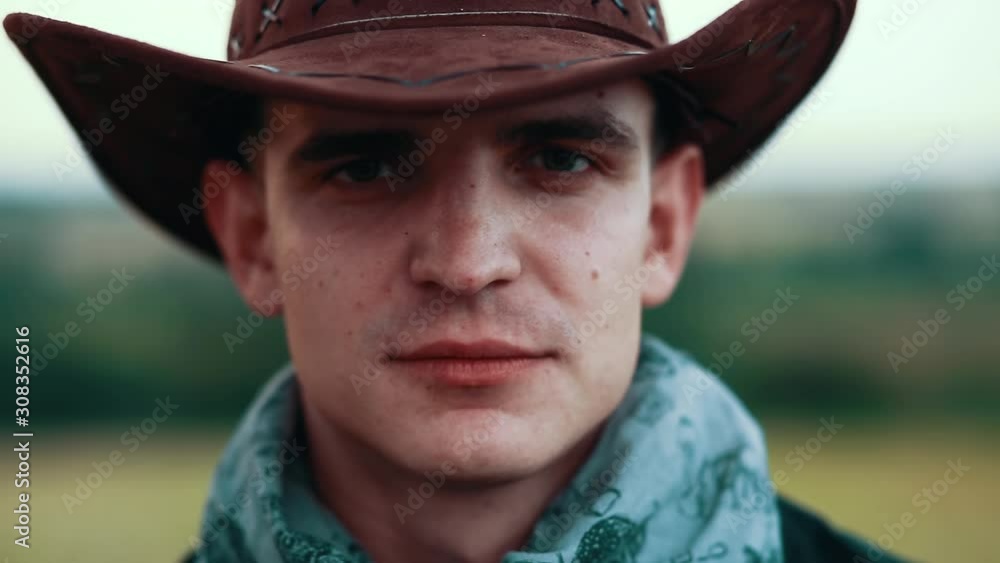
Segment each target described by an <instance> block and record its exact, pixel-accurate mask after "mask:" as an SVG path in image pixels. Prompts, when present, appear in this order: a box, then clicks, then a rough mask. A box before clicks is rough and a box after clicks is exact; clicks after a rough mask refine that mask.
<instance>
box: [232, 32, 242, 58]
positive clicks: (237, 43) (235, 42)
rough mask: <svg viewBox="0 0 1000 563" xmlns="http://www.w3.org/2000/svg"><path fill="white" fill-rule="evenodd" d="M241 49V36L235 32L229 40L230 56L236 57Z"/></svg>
mask: <svg viewBox="0 0 1000 563" xmlns="http://www.w3.org/2000/svg"><path fill="white" fill-rule="evenodd" d="M242 50H243V38H241V37H240V36H239V34H236V35H234V36H233V38H232V39H230V40H229V53H230V56H231V57H232V58H234V59H235V58H238V57H239V56H240V51H242Z"/></svg>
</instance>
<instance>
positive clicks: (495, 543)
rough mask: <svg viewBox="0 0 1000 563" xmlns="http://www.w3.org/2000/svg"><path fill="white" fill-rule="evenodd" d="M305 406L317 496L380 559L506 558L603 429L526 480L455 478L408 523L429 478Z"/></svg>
mask: <svg viewBox="0 0 1000 563" xmlns="http://www.w3.org/2000/svg"><path fill="white" fill-rule="evenodd" d="M305 411H306V412H305V421H306V430H307V435H308V444H309V450H310V455H309V459H310V464H311V468H312V473H313V475H314V482H315V486H316V489H317V491H316V492H317V495H318V497H319V499H320V501H321V502H322V503H323V504H324V505H325V506H326V507H327V508H328V509H330V510H331V511H332V512H333V513H334V514H336V516H337V518H338V519H339V520H340V522H341V523H342V524H343V525H344V527H345V528H346V529H347V531H348V532H349V533H350V534H351V535H352V536H353V537H354V539H356V540H357V541H358V543H360V544H361V546H362V547H363V548H364V549H365V551H366V552H367V553H368V555H369V556H370V557H371V559H372V560H373V561H375V562H376V563H410V562H413V561H428V562H434V563H498V562H499V561H500V560H501V559H502V558H503V556H504V555H505V554H506V553H507V552H510V551H516V550H519V549H521V547H522V546H523V545H524V544H525V542H526V541H527V540H528V539H529V538H530V536H531V532H532V530H533V528H534V526H535V523H536V522H537V520H538V519H539V518H540V517H541V515H542V513H543V512H544V510H545V508H546V507H547V506H548V505H549V503H550V502H551V501H552V500H553V499H554V498H555V497H556V495H558V493H559V492H560V491H562V489H563V488H564V487H565V486H566V485H567V484H568V483H569V481H570V480H571V479H572V478H573V476H574V475H575V474H576V472H577V470H578V469H579V468H580V466H581V465H582V464H583V462H584V461H585V460H586V459H587V457H588V456H589V455H590V453H591V451H592V449H593V446H594V444H595V442H596V440H597V438H598V437H599V436H600V431H601V427H599V428H598V429H596V430H595V431H593V432H591V434H590V435H588V436H587V437H586V439H584V440H582V441H581V442H580V443H579V444H577V445H576V446H574V447H573V448H572V449H571V450H570V451H569V452H568V453H567V454H566V455H563V456H562V457H561V458H559V459H558V460H557V461H555V462H554V463H552V464H550V465H549V466H548V467H546V468H545V469H544V470H542V471H539V472H536V473H534V474H532V475H530V476H529V477H525V478H523V479H518V480H513V481H507V482H503V483H473V482H469V481H459V480H457V479H456V478H452V479H450V480H449V481H448V482H446V483H444V485H443V486H442V487H441V488H439V489H438V488H436V489H435V492H434V493H433V496H431V497H429V498H427V499H425V500H424V501H423V504H422V505H420V506H419V508H417V509H416V510H414V511H413V513H412V514H409V513H407V514H405V515H404V518H403V520H402V521H401V518H400V515H399V513H397V508H396V507H397V504H399V505H402V506H405V507H406V508H407V509H410V506H409V505H408V504H407V503H408V497H409V495H410V489H411V488H412V489H413V490H414V491H416V490H418V489H419V487H420V485H421V483H426V481H427V478H426V477H425V476H424V475H421V474H419V473H413V472H410V471H406V470H404V469H403V468H400V467H398V466H396V465H395V464H392V463H391V462H389V461H388V460H387V459H386V458H384V457H381V456H379V455H378V454H377V453H375V452H372V451H371V449H370V448H368V447H366V446H365V445H364V444H362V443H360V442H359V441H358V440H356V439H354V438H353V437H351V436H347V435H345V434H344V433H342V432H340V431H339V430H338V429H336V428H334V427H333V425H331V424H330V423H329V422H328V421H326V420H324V419H322V418H321V417H320V416H319V415H317V414H316V413H314V412H310V409H308V407H307V408H306V409H305ZM418 494H419V493H418ZM421 498H422V497H421Z"/></svg>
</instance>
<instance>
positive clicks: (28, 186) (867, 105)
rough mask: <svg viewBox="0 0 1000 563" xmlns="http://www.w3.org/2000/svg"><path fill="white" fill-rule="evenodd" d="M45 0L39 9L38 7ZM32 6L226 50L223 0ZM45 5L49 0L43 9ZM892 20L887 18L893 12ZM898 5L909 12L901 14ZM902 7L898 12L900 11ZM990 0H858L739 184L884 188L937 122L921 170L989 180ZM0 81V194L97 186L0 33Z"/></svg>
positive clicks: (998, 148)
mask: <svg viewBox="0 0 1000 563" xmlns="http://www.w3.org/2000/svg"><path fill="white" fill-rule="evenodd" d="M663 2H664V7H665V14H666V18H667V27H668V30H669V31H670V34H671V37H672V39H673V40H677V39H680V38H683V37H685V36H687V35H689V34H691V33H693V32H694V31H697V30H698V29H699V28H700V27H701V26H703V25H706V24H707V23H709V22H710V21H711V20H712V19H713V18H715V17H717V16H718V15H720V14H721V13H722V11H723V10H725V9H726V8H728V7H730V6H732V5H734V4H735V2H734V1H733V0H663ZM46 6H49V7H46ZM3 7H4V14H6V13H9V12H18V11H24V12H32V13H36V14H42V15H49V16H51V17H53V18H55V19H62V20H67V21H71V22H74V23H80V24H84V25H88V26H91V27H96V28H99V29H103V30H106V31H110V32H113V33H117V34H121V35H126V36H129V37H133V38H136V39H140V40H142V41H146V42H149V43H153V44H156V45H160V46H163V47H167V48H171V49H175V50H178V51H183V52H186V53H188V54H192V55H199V56H204V57H212V58H224V44H225V39H226V37H225V35H226V32H227V30H228V25H229V21H228V20H229V14H230V13H231V10H232V0H170V1H169V2H167V1H155V0H153V1H150V0H145V1H142V2H137V1H135V0H5V1H4V2H3ZM51 7H57V9H55V10H52V8H51ZM896 11H898V13H897V15H896V20H895V21H896V22H902V25H900V26H899V27H898V28H897V29H893V28H890V27H888V25H890V24H891V23H892V18H893V14H894V12H896ZM907 11H908V12H910V13H909V14H908V15H907V14H906V12H907ZM901 16H902V17H903V18H904V19H905V21H904V19H901ZM997 21H1000V3H998V2H983V1H981V0H860V2H859V7H858V12H857V14H856V18H855V23H854V26H853V28H852V30H851V32H850V34H849V35H848V39H847V43H846V44H845V47H844V49H843V50H842V51H841V54H840V55H839V56H838V59H837V60H836V62H835V63H834V66H833V68H832V69H831V71H830V73H829V74H828V75H827V77H826V78H825V79H824V80H823V81H822V82H821V83H820V85H819V86H818V87H817V89H816V90H815V91H814V95H816V98H815V105H814V108H815V110H814V111H813V112H812V115H811V117H810V118H809V119H808V120H803V121H801V122H798V126H797V127H794V128H792V127H788V126H786V129H785V130H784V131H782V132H779V133H778V134H777V135H776V136H775V137H774V138H773V139H772V141H771V145H770V147H769V149H768V150H767V151H766V153H762V156H761V157H759V160H758V164H759V166H758V167H757V169H756V170H755V171H754V173H753V174H750V175H747V176H746V177H745V179H744V180H742V181H740V188H741V189H745V190H747V191H750V190H761V189H772V188H774V187H778V188H780V187H788V186H789V185H791V184H795V185H797V186H802V185H803V184H806V185H808V186H811V187H816V186H818V187H830V186H837V185H863V186H865V187H868V186H870V187H872V188H874V187H878V186H879V185H882V184H886V185H888V183H889V181H891V180H892V179H893V178H896V177H900V176H902V172H901V170H902V169H903V166H904V163H905V162H906V161H907V159H908V158H910V157H912V156H913V155H916V154H919V153H920V152H922V151H924V150H925V149H927V148H928V147H931V146H933V143H934V141H935V138H936V137H937V135H938V132H939V131H940V130H948V129H950V130H951V131H952V132H953V134H954V135H957V139H956V140H955V141H954V143H953V144H952V145H951V146H950V147H949V150H948V152H947V154H945V155H943V156H942V158H941V160H940V161H939V162H938V163H936V164H935V165H934V166H933V167H931V168H930V169H929V170H928V171H927V172H926V174H924V175H923V176H922V178H921V181H922V182H927V183H928V184H935V185H940V186H944V187H951V186H965V185H977V184H978V185H982V184H988V183H992V185H994V186H997V185H998V184H1000V109H998V107H997V104H998V99H1000V72H998V71H1000V43H998V42H997V40H996V38H995V35H996V33H997V32H996V30H995V25H996V22H997ZM0 69H2V70H3V73H4V78H5V79H4V87H3V88H2V90H0V96H2V101H3V105H2V107H3V108H5V109H6V110H7V112H8V115H7V116H6V117H5V123H6V124H7V128H6V129H5V130H4V133H3V135H2V137H0V196H3V195H10V194H12V193H17V194H19V195H22V194H24V193H26V191H30V192H31V193H39V190H40V189H41V190H42V191H43V193H45V194H48V195H58V196H65V195H80V196H83V197H92V196H95V195H96V196H98V197H107V196H106V194H105V193H104V191H103V189H102V187H101V186H100V182H99V180H98V178H97V175H96V173H95V172H94V169H93V168H92V167H91V166H90V164H89V163H88V164H87V165H86V166H81V167H79V168H77V169H76V170H74V171H73V172H72V173H71V174H69V175H67V176H66V177H65V178H64V180H63V182H59V181H57V180H56V176H55V174H54V173H53V171H52V163H53V161H56V160H61V159H63V158H64V157H65V155H66V152H67V149H68V147H78V146H79V143H78V142H77V141H76V139H75V138H74V137H73V135H72V132H71V131H70V128H69V126H68V125H67V124H66V123H64V121H63V118H62V115H61V114H60V113H59V112H58V110H57V108H56V106H55V104H54V102H53V101H52V100H51V97H50V95H49V94H48V92H47V91H46V90H45V88H44V87H43V86H42V84H41V82H40V81H39V80H38V79H37V77H35V75H34V74H33V72H32V71H31V70H30V68H29V66H28V64H27V63H26V62H25V61H24V60H23V58H22V57H21V56H20V54H19V53H18V51H17V50H16V48H15V46H14V44H13V43H12V42H10V41H8V40H6V37H4V41H3V45H2V46H0Z"/></svg>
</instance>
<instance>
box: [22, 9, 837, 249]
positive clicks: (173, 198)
mask: <svg viewBox="0 0 1000 563" xmlns="http://www.w3.org/2000/svg"><path fill="white" fill-rule="evenodd" d="M659 6H660V4H659V1H658V0H497V1H495V2H486V1H475V2H469V1H467V0H252V1H251V0H238V1H237V3H236V7H235V10H234V12H233V20H232V26H231V33H230V42H229V51H228V60H227V61H216V60H209V59H203V58H198V57H192V56H187V55H183V54H180V53H176V52H173V51H169V50H166V49H162V48H159V47H155V46H152V45H149V44H146V43H141V42H138V41H134V40H131V39H126V38H124V37H120V36H116V35H111V34H108V33H104V32H101V31H98V30H94V29H91V28H87V27H82V26H78V25H73V24H69V23H65V22H59V21H53V20H49V19H46V18H42V17H39V16H34V15H30V14H12V15H9V16H7V18H5V19H4V28H5V29H6V30H7V33H8V35H9V36H10V37H11V38H12V39H13V40H14V41H15V42H16V43H17V44H18V46H19V48H20V50H21V52H22V53H23V54H24V56H25V58H27V60H28V61H29V62H30V63H31V65H32V66H33V67H34V69H35V71H36V72H37V73H38V75H39V76H40V77H41V79H42V81H43V82H44V83H45V84H46V86H47V87H48V88H49V89H50V90H51V92H52V93H53V95H54V96H55V98H56V100H57V101H58V103H59V105H60V107H61V108H62V110H63V112H64V113H65V114H66V116H67V118H68V119H69V121H70V122H71V124H72V126H73V129H74V130H75V131H76V132H77V134H78V135H79V137H80V139H81V141H82V142H83V143H84V146H85V147H86V149H87V150H88V152H89V153H90V154H91V156H92V158H93V159H94V161H95V162H96V164H97V166H98V168H99V169H100V170H101V172H102V173H103V174H104V175H105V176H106V177H107V178H108V180H109V181H110V183H111V184H112V185H113V186H115V188H116V189H117V191H118V192H119V193H120V194H121V195H123V196H124V198H125V199H126V200H127V201H128V202H130V203H131V204H132V205H134V206H135V207H137V208H138V209H139V210H140V211H142V212H143V213H144V214H146V215H147V216H148V217H149V218H151V219H152V220H153V221H155V222H156V223H158V224H159V225H160V226H161V227H163V228H165V229H166V230H167V231H168V232H170V233H172V234H174V235H175V236H177V237H179V238H180V239H182V240H184V241H186V242H187V243H189V244H190V245H192V246H193V247H195V248H197V249H199V250H201V251H203V252H205V253H207V254H208V255H209V256H212V257H214V258H216V259H217V258H218V257H219V254H218V249H217V248H216V246H215V242H214V241H213V239H212V236H211V234H210V233H209V231H208V229H207V228H206V226H205V224H204V221H203V220H201V218H200V216H199V213H198V211H200V209H201V208H202V207H203V206H204V201H205V200H204V198H205V197H211V196H212V195H213V191H212V190H213V189H214V190H217V189H219V188H218V187H217V186H212V185H209V184H206V186H205V188H204V193H202V188H201V174H202V166H203V164H204V162H205V160H206V159H207V158H210V157H218V156H224V155H235V153H236V151H235V148H236V146H237V145H240V146H241V147H242V148H243V149H246V148H247V147H248V145H245V144H243V145H241V143H240V140H239V139H240V138H241V137H239V136H237V135H244V137H243V138H245V139H247V140H249V141H252V142H253V141H265V142H266V141H267V139H266V134H267V131H266V130H262V131H261V136H260V139H256V138H255V137H254V136H252V135H251V136H250V137H249V138H247V137H245V133H246V131H245V129H246V127H247V125H248V123H249V122H248V121H247V119H248V118H247V114H246V113H245V112H244V111H243V110H241V109H239V108H245V107H247V105H248V104H244V103H242V102H243V101H246V100H252V99H255V98H256V97H261V96H265V97H266V96H276V97H283V98H290V99H295V100H299V101H303V102H315V103H322V104H331V105H334V106H337V107H342V108H350V109H357V110H368V111H377V112H387V113H416V112H420V113H423V112H442V111H446V110H447V108H451V107H453V106H454V105H455V104H456V103H458V104H465V106H466V108H467V109H472V107H475V108H480V107H481V108H499V107H503V106H508V105H511V104H519V103H525V102H531V101H536V100H541V99H543V98H546V97H551V96H559V95H565V94H569V93H572V92H576V91H579V90H582V89H586V88H592V87H598V86H600V85H603V84H608V83H613V82H616V81H620V80H624V79H629V78H635V77H642V78H645V79H647V80H648V81H649V82H650V83H651V84H653V85H654V92H656V93H657V94H656V95H657V96H658V97H661V98H660V99H661V102H662V104H661V106H663V105H665V106H666V107H668V108H675V109H676V110H677V115H682V116H683V118H682V119H680V120H678V121H676V122H674V123H675V125H674V126H673V128H674V130H673V131H671V132H670V133H671V135H672V136H673V138H674V139H675V140H676V139H679V138H685V137H686V138H688V139H690V140H694V141H696V142H698V143H700V144H701V145H702V147H703V149H704V151H705V157H706V171H705V172H706V180H707V182H708V183H709V185H712V184H714V183H715V182H716V181H717V180H718V179H719V178H720V177H722V176H723V175H724V174H725V173H726V172H728V171H730V170H732V169H733V168H734V167H735V166H736V165H738V164H739V163H740V162H741V161H742V160H743V159H745V158H746V157H747V156H748V155H749V154H750V153H751V152H752V151H753V150H754V149H755V148H757V147H758V146H760V145H761V144H762V143H763V142H764V141H765V140H766V139H767V138H768V137H769V136H770V135H771V133H773V132H774V130H775V129H776V128H777V127H778V125H779V124H780V123H781V121H782V119H783V118H784V117H785V116H787V115H788V113H789V112H790V111H791V110H792V109H793V108H794V107H795V106H796V105H797V104H798V103H799V102H800V101H801V100H802V99H803V98H804V97H805V96H806V94H807V93H808V92H809V90H810V89H811V88H812V87H813V85H814V84H815V83H816V82H817V81H818V80H819V78H820V77H821V76H822V75H823V73H824V72H825V71H826V69H827V67H828V66H829V64H830V62H831V60H832V59H833V57H834V55H835V53H836V51H837V50H838V48H839V47H840V45H841V43H842V42H843V40H844V36H845V34H846V33H847V29H848V27H849V25H850V22H851V19H852V18H853V15H854V7H855V0H744V1H743V2H741V3H740V4H738V5H736V6H735V7H734V8H732V9H731V10H729V11H728V12H726V13H725V14H723V15H722V16H721V17H719V18H718V19H716V20H715V21H713V22H712V23H711V24H709V25H708V26H706V27H705V28H703V29H702V30H701V31H699V32H697V33H695V34H694V35H692V36H691V37H689V38H687V39H685V40H684V41H681V42H679V43H673V44H671V43H670V42H669V41H668V40H667V36H666V31H665V28H664V19H663V15H662V14H661V13H660V9H659ZM470 103H471V106H470ZM678 123H679V124H682V125H680V126H678V125H677V124H678ZM243 154H244V156H245V153H243ZM230 164H231V165H232V168H231V169H230V170H233V171H234V172H233V173H235V171H238V168H237V166H238V163H237V161H235V160H234V161H233V162H231V163H230ZM220 183H222V184H224V183H225V182H224V179H220Z"/></svg>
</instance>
